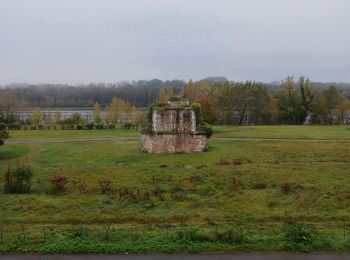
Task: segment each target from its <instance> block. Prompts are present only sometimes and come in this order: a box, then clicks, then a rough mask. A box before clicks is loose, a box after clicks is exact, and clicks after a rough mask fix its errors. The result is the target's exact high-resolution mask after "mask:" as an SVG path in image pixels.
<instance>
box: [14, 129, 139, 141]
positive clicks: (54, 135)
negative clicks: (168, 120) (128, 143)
mask: <svg viewBox="0 0 350 260" xmlns="http://www.w3.org/2000/svg"><path fill="white" fill-rule="evenodd" d="M139 135H140V130H134V129H117V130H13V131H10V140H19V139H20V140H23V139H64V138H86V137H114V136H139Z"/></svg>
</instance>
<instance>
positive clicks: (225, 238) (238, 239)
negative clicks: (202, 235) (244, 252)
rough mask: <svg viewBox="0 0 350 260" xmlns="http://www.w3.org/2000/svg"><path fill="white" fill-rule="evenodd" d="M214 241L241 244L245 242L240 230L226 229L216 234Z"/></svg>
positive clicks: (244, 236)
mask: <svg viewBox="0 0 350 260" xmlns="http://www.w3.org/2000/svg"><path fill="white" fill-rule="evenodd" d="M216 239H217V240H218V241H221V242H228V243H235V244H242V243H243V242H245V241H246V240H247V238H246V235H245V234H244V232H243V230H242V229H234V228H228V229H225V230H224V231H221V232H218V233H216Z"/></svg>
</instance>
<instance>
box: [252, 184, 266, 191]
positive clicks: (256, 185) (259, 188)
mask: <svg viewBox="0 0 350 260" xmlns="http://www.w3.org/2000/svg"><path fill="white" fill-rule="evenodd" d="M266 187H267V185H266V184H265V183H262V182H258V183H255V184H254V186H253V189H256V190H262V189H266Z"/></svg>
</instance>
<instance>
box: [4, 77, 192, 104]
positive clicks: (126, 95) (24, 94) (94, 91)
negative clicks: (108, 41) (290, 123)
mask: <svg viewBox="0 0 350 260" xmlns="http://www.w3.org/2000/svg"><path fill="white" fill-rule="evenodd" d="M170 86H171V87H172V88H173V89H174V91H175V92H179V91H180V90H181V89H182V88H184V87H185V86H186V82H184V81H181V80H172V81H161V80H158V79H153V80H150V81H137V82H124V83H123V82H122V83H108V84H107V83H106V84H103V83H99V84H94V83H91V84H87V85H78V86H70V85H55V84H37V85H35V84H30V85H25V86H23V85H22V86H21V85H18V84H16V85H7V86H3V88H2V90H1V89H0V95H1V92H3V91H4V89H6V88H10V89H11V90H12V91H13V92H14V94H15V95H16V97H17V98H18V99H20V100H22V101H25V102H26V103H27V104H28V105H30V106H32V107H37V106H38V107H91V106H93V105H94V104H95V103H99V104H100V105H101V106H105V105H107V104H108V103H110V102H111V101H112V98H113V97H118V98H121V99H123V100H125V101H128V102H130V103H132V104H134V105H136V106H139V107H140V106H141V107H146V106H148V105H150V104H151V103H152V102H154V101H155V100H156V98H157V96H158V92H159V89H160V88H163V87H164V88H167V87H170Z"/></svg>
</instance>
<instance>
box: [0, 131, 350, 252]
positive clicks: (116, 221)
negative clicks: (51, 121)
mask: <svg viewBox="0 0 350 260" xmlns="http://www.w3.org/2000/svg"><path fill="white" fill-rule="evenodd" d="M262 128H263V127H258V129H262ZM224 129H239V128H235V127H232V128H229V127H227V128H223V127H222V128H221V130H224ZM273 129H274V131H276V132H278V131H279V130H278V129H279V127H274V128H273ZM303 129H304V128H303ZM305 129H307V130H306V132H307V133H306V134H305V136H307V134H308V131H309V128H305ZM330 129H332V130H328V129H327V131H330V132H332V133H334V132H336V131H337V130H336V129H337V128H336V127H334V128H333V127H332V128H330ZM260 131H262V130H260ZM310 131H311V130H310ZM318 131H321V130H319V129H318V127H317V129H316V130H315V133H317V132H318ZM339 131H340V132H341V130H339ZM38 132H39V131H38ZM62 132H67V131H62ZM73 132H76V131H72V133H73ZM86 132H88V133H89V131H86ZM96 132H99V131H96ZM281 132H283V133H284V134H286V133H287V132H289V130H288V131H287V130H286V129H285V128H284V127H281ZM51 133H56V132H55V131H43V134H44V135H46V136H49V135H50V134H51ZM283 136H285V135H283ZM288 138H289V137H288ZM139 146H140V144H139V142H138V141H124V142H117V141H79V142H73V143H46V144H45V143H43V144H32V145H29V144H23V145H5V146H3V147H1V148H0V172H4V170H5V169H6V168H7V166H8V165H10V166H14V165H16V163H17V161H19V162H23V163H26V164H29V165H31V167H32V168H33V170H34V173H35V176H34V183H33V186H32V192H31V193H30V194H17V195H16V194H12V195H9V194H3V193H2V192H1V191H2V187H3V178H0V192H1V194H0V225H1V227H2V230H3V232H2V234H3V235H2V240H1V239H0V252H42V253H77V252H89V253H116V252H136V253H140V252H153V253H155V252H165V253H169V252H209V251H210V252H212V251H216V252H218V251H220V252H221V251H283V250H300V249H299V248H292V249H290V248H289V247H286V242H285V240H284V236H283V228H282V227H283V226H284V225H285V223H309V224H312V225H314V226H315V227H316V230H317V232H318V235H317V237H318V239H319V241H318V240H317V241H316V242H317V243H316V242H315V245H313V246H312V247H310V248H308V249H305V250H306V251H308V250H311V251H315V250H317V251H319V250H320V251H349V250H350V241H349V228H350V226H349V224H350V190H349V187H350V175H349V173H350V142H342V141H336V142H332V141H328V142H322V141H320V142H293V141H280V142H279V141H274V142H258V141H252V142H244V141H224V140H211V141H210V142H209V151H208V152H204V153H196V154H191V155H189V154H173V155H152V154H144V153H140V152H139V148H140V147H139ZM55 174H64V175H67V176H68V177H69V181H70V182H69V185H68V187H67V190H66V191H65V192H63V193H60V194H56V193H53V192H52V191H51V188H50V182H49V180H50V178H51V177H52V176H53V175H55ZM100 179H109V180H111V181H112V191H111V192H110V193H108V194H101V193H100V191H99V180H100ZM74 181H75V182H86V183H87V186H88V187H87V191H86V192H84V193H80V192H79V190H78V189H77V188H76V187H74V185H73V183H74ZM286 183H288V185H289V186H290V187H291V191H290V192H288V193H284V192H283V189H282V188H281V186H283V185H285V184H286ZM147 194H148V195H147ZM109 223H111V225H112V226H111V229H110V230H109V231H108V232H110V234H109V233H108V238H106V237H104V235H103V234H105V232H106V230H107V225H108V224H109ZM23 228H24V232H23ZM72 228H73V229H77V230H76V231H75V232H74V233H76V234H75V235H74V236H71V235H69V234H70V233H69V230H71V229H72ZM196 228H197V229H198V230H197V231H193V230H192V231H191V229H196ZM232 228H233V229H234V230H236V231H235V232H242V233H244V239H243V241H231V240H227V239H226V240H225V239H223V238H222V236H221V237H220V236H219V235H217V234H218V233H219V234H220V232H221V233H222V232H225V230H229V229H232ZM67 230H68V231H67ZM82 230H83V231H82ZM84 230H85V231H86V232H85V231H84ZM84 232H85V233H84ZM183 232H185V237H186V238H184V237H183V236H181V234H183ZM186 232H188V233H189V234H187V233H186ZM191 232H192V233H191ZM193 232H194V233H195V234H193ZM344 232H345V235H344ZM81 233H83V234H81ZM192 236H194V237H192ZM302 250H303V249H302Z"/></svg>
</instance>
